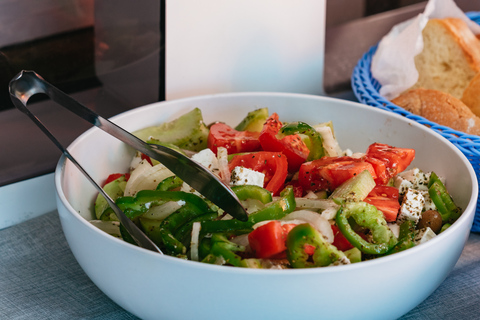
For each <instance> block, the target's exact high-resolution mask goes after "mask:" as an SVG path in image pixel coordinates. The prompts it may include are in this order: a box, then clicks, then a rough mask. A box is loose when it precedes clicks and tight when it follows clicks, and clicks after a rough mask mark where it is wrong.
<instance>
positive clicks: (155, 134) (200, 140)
mask: <svg viewBox="0 0 480 320" xmlns="http://www.w3.org/2000/svg"><path fill="white" fill-rule="evenodd" d="M208 132H209V130H208V128H207V126H206V125H205V123H204V122H203V117H202V112H201V111H200V109H198V108H195V109H193V110H192V111H190V112H188V113H186V114H184V115H182V116H180V117H179V118H177V119H175V120H173V121H170V122H165V123H162V124H160V125H158V126H153V127H147V128H145V129H141V130H138V131H135V132H134V133H133V134H134V135H135V136H137V137H138V138H140V139H142V140H143V141H148V142H149V143H158V144H166V143H167V144H168V143H169V144H173V145H176V146H177V147H179V148H181V149H185V150H190V151H200V150H203V149H205V148H207V139H208Z"/></svg>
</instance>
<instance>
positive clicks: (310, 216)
mask: <svg viewBox="0 0 480 320" xmlns="http://www.w3.org/2000/svg"><path fill="white" fill-rule="evenodd" d="M282 220H283V221H289V220H290V221H291V220H303V221H305V222H308V223H310V224H311V225H312V226H313V227H314V228H315V229H316V230H317V231H318V232H320V233H321V234H322V235H323V237H324V238H325V239H326V240H327V242H329V243H332V242H333V230H332V226H331V225H330V222H328V220H327V219H325V218H324V217H322V216H321V215H320V214H319V213H317V212H314V211H310V210H299V211H293V212H292V213H289V214H288V215H287V216H286V217H284V218H283V219H282Z"/></svg>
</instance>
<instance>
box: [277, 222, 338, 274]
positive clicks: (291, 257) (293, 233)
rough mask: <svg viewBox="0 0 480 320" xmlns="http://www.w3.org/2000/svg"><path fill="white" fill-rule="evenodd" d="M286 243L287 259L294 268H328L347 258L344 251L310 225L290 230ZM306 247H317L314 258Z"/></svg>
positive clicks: (302, 225)
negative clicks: (326, 239)
mask: <svg viewBox="0 0 480 320" xmlns="http://www.w3.org/2000/svg"><path fill="white" fill-rule="evenodd" d="M286 243H287V259H288V261H289V262H290V265H291V266H292V267H293V268H315V267H326V266H329V265H331V264H333V263H335V262H336V261H338V260H341V259H344V258H345V254H344V253H343V252H342V251H340V250H338V249H337V247H335V246H334V245H333V244H330V243H328V242H327V241H325V239H324V238H323V236H322V235H321V234H320V233H319V232H318V231H317V230H315V228H313V227H312V226H311V225H310V224H308V223H305V224H299V225H297V226H295V227H294V228H293V229H292V230H290V232H289V233H288V235H287V242H286ZM306 246H313V247H315V249H314V250H315V251H314V253H313V255H312V256H310V255H309V254H308V253H307V252H306V251H305V247H306Z"/></svg>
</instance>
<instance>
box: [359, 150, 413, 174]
mask: <svg viewBox="0 0 480 320" xmlns="http://www.w3.org/2000/svg"><path fill="white" fill-rule="evenodd" d="M414 158H415V150H414V149H407V148H397V147H392V146H389V145H387V144H382V143H374V144H372V145H370V146H369V147H368V149H367V153H366V157H365V160H366V161H369V162H370V163H372V165H374V166H375V164H374V162H375V160H372V159H376V160H380V161H381V162H383V163H384V164H385V168H384V169H382V168H381V167H376V170H378V171H379V172H378V174H377V176H378V177H380V181H378V182H379V184H386V183H387V182H388V181H389V180H390V178H392V177H394V176H395V175H397V174H398V173H400V172H402V171H404V170H405V169H406V168H407V167H408V166H409V165H410V163H412V161H413V159H414ZM377 163H379V162H377ZM382 170H384V171H383V173H380V171H382Z"/></svg>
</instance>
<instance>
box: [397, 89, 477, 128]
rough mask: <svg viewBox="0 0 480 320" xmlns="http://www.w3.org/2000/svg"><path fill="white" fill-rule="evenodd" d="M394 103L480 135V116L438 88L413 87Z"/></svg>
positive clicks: (437, 121)
mask: <svg viewBox="0 0 480 320" xmlns="http://www.w3.org/2000/svg"><path fill="white" fill-rule="evenodd" d="M392 103H394V104H396V105H397V106H400V107H402V108H404V109H405V110H407V111H409V112H412V113H414V114H416V115H419V116H422V117H424V118H426V119H428V120H430V121H433V122H436V123H438V124H440V125H444V126H447V127H450V128H452V129H454V130H458V131H462V132H465V133H468V134H473V135H480V118H479V117H477V116H476V115H475V114H473V112H472V111H471V110H470V108H469V107H467V106H466V105H465V104H464V103H463V102H462V101H461V100H459V99H457V98H455V97H453V96H452V95H450V94H448V93H445V92H441V91H438V90H432V89H424V88H417V89H411V90H408V91H407V92H405V93H403V94H401V95H400V96H398V97H397V98H395V99H393V100H392Z"/></svg>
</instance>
